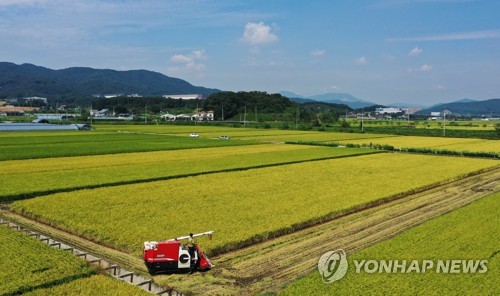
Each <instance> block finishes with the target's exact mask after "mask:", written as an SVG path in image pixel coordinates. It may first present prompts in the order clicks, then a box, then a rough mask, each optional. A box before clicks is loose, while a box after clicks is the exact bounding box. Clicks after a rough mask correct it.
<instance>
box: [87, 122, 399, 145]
mask: <svg viewBox="0 0 500 296" xmlns="http://www.w3.org/2000/svg"><path fill="white" fill-rule="evenodd" d="M96 130H97V131H101V132H110V131H128V132H142V133H162V134H172V135H179V136H187V135H188V134H189V133H193V132H196V133H199V134H200V137H207V138H218V137H219V136H222V135H225V136H229V137H231V138H234V139H241V140H259V141H267V142H276V141H298V140H301V141H340V140H350V139H366V138H369V139H371V138H380V137H389V136H388V135H380V134H356V133H337V132H317V131H298V130H277V129H255V128H243V127H242V128H234V127H220V126H202V125H194V126H193V125H191V126H180V125H159V126H141V125H118V126H115V125H113V126H105V125H102V126H97V127H96Z"/></svg>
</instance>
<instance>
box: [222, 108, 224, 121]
mask: <svg viewBox="0 0 500 296" xmlns="http://www.w3.org/2000/svg"><path fill="white" fill-rule="evenodd" d="M222 121H224V104H222Z"/></svg>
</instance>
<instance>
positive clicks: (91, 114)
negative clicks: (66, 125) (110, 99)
mask: <svg viewBox="0 0 500 296" xmlns="http://www.w3.org/2000/svg"><path fill="white" fill-rule="evenodd" d="M90 126H92V104H90Z"/></svg>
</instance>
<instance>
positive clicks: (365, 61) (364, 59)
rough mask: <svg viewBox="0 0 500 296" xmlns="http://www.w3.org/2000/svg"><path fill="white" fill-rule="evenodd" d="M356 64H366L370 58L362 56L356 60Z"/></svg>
mask: <svg viewBox="0 0 500 296" xmlns="http://www.w3.org/2000/svg"><path fill="white" fill-rule="evenodd" d="M354 62H355V63H356V65H366V64H368V59H367V58H365V57H360V58H358V59H356V60H355V61H354Z"/></svg>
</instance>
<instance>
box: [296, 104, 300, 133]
mask: <svg viewBox="0 0 500 296" xmlns="http://www.w3.org/2000/svg"><path fill="white" fill-rule="evenodd" d="M298 126H299V105H298V104H297V110H296V111H295V129H297V128H298Z"/></svg>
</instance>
